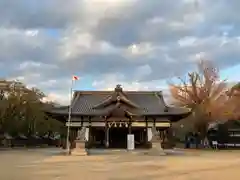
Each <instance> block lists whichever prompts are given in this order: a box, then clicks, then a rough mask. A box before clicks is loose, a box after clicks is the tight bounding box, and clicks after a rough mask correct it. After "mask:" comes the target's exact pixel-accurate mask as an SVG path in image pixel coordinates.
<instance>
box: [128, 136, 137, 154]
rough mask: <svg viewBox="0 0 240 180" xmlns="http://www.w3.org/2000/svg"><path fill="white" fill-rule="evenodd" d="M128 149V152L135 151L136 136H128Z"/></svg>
mask: <svg viewBox="0 0 240 180" xmlns="http://www.w3.org/2000/svg"><path fill="white" fill-rule="evenodd" d="M127 149H128V150H134V149H135V146H134V134H128V135H127Z"/></svg>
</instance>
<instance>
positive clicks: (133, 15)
mask: <svg viewBox="0 0 240 180" xmlns="http://www.w3.org/2000/svg"><path fill="white" fill-rule="evenodd" d="M239 7H240V1H239V0H231V1H229V0H0V25H1V26H0V42H1V43H0V77H2V78H7V79H18V80H20V81H23V82H24V83H26V84H27V85H28V86H38V87H39V88H41V89H42V90H43V91H44V92H45V93H47V94H48V95H49V97H50V98H52V99H54V100H58V101H60V102H62V103H66V102H67V99H68V92H69V86H70V81H71V77H72V75H73V74H74V75H78V76H79V77H80V81H78V82H76V84H75V86H74V89H81V90H95V89H109V88H114V86H115V85H116V84H117V83H120V84H122V85H123V88H125V89H130V90H139V89H140V90H148V89H149V90H156V89H157V90H161V89H166V87H167V86H166V80H169V79H171V78H173V77H175V76H182V75H184V74H185V73H186V72H188V71H190V70H192V69H193V68H194V65H195V63H196V61H197V60H198V59H199V58H200V57H204V58H206V59H209V60H211V61H214V63H215V64H216V65H217V66H218V67H219V68H220V69H221V76H222V78H228V79H229V80H231V81H238V80H239V79H240V50H239V49H240V30H239V29H240V13H239Z"/></svg>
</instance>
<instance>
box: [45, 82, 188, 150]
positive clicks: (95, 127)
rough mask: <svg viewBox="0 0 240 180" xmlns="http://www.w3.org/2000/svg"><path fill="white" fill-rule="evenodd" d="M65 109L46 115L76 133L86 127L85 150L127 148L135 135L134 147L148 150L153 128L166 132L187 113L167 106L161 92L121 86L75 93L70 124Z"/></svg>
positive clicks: (55, 109) (55, 110)
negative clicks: (128, 89) (133, 89)
mask: <svg viewBox="0 0 240 180" xmlns="http://www.w3.org/2000/svg"><path fill="white" fill-rule="evenodd" d="M68 110H69V106H66V107H59V108H53V109H52V110H51V111H50V112H47V114H48V115H50V116H52V117H54V118H55V119H57V120H59V121H61V122H63V123H65V124H66V126H70V127H71V129H72V130H75V131H76V132H77V130H79V129H81V127H86V128H87V131H86V133H87V134H85V135H86V143H87V144H88V148H91V147H106V148H126V146H127V135H128V134H134V136H135V147H149V144H151V138H152V137H151V136H152V127H153V126H154V127H156V129H157V130H159V131H165V130H167V129H168V128H169V127H170V126H171V124H172V123H174V122H176V121H179V120H180V119H182V118H185V117H187V116H188V115H189V114H190V110H189V109H187V108H179V107H169V106H167V105H166V103H165V101H164V98H163V95H162V93H161V92H157V91H123V89H122V88H121V86H120V85H117V86H116V88H115V90H114V91H75V93H74V98H73V100H72V108H71V122H70V123H68V121H67V119H68ZM75 134H77V133H75ZM75 138H76V136H75V137H74V138H73V139H75Z"/></svg>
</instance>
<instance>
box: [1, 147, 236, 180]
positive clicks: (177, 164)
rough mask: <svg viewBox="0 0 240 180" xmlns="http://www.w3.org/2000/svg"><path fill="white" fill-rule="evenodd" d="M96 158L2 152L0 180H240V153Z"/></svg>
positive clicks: (104, 155)
mask: <svg viewBox="0 0 240 180" xmlns="http://www.w3.org/2000/svg"><path fill="white" fill-rule="evenodd" d="M92 154H93V155H91V156H63V155H60V151H59V150H58V149H35V150H11V151H8V150H5V151H0V180H70V179H71V180H92V179H96V180H159V179H164V180H168V179H169V180H170V179H171V180H198V179H199V180H202V179H204V180H212V179H214V178H215V179H217V180H226V179H229V180H235V179H236V180H239V179H240V156H239V155H240V151H234V152H231V151H219V152H211V151H177V152H171V153H170V155H167V156H157V155H146V154H144V153H142V152H136V153H128V152H123V151H111V153H110V152H109V153H108V152H105V153H102V154H101V153H92Z"/></svg>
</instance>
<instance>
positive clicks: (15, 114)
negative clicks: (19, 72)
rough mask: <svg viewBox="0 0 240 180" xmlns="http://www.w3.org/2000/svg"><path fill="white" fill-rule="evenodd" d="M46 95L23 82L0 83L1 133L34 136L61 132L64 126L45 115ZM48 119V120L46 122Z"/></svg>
mask: <svg viewBox="0 0 240 180" xmlns="http://www.w3.org/2000/svg"><path fill="white" fill-rule="evenodd" d="M44 97H45V95H44V93H43V92H42V91H41V90H39V89H37V88H32V89H29V88H27V87H26V86H25V85H24V84H23V83H21V82H15V81H6V80H3V81H0V131H1V132H2V133H3V132H7V133H9V134H11V135H17V134H19V133H21V134H25V135H33V134H36V133H37V132H38V133H39V134H42V135H43V134H45V133H48V134H49V133H51V132H54V131H55V132H56V131H61V128H62V127H63V125H62V124H61V123H59V122H57V121H56V120H54V119H52V118H49V117H47V116H46V115H45V113H44V111H43V110H44V109H46V108H50V107H51V105H50V104H49V103H43V102H42V99H43V98H44ZM46 119H47V120H46Z"/></svg>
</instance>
